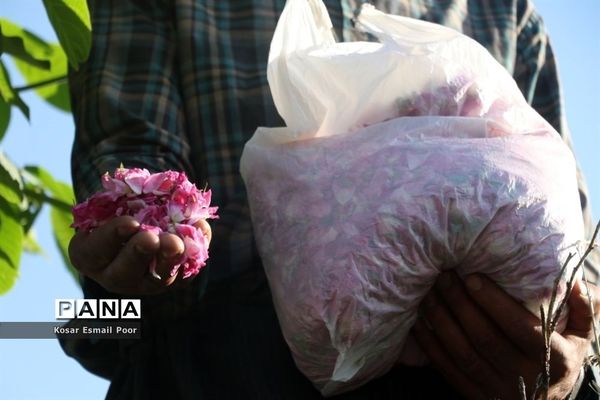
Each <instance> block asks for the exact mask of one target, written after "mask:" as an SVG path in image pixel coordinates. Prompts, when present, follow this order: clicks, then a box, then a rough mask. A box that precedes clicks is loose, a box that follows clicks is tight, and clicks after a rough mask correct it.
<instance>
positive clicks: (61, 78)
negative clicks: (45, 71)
mask: <svg viewBox="0 0 600 400" xmlns="http://www.w3.org/2000/svg"><path fill="white" fill-rule="evenodd" d="M66 81H67V76H66V75H64V76H59V77H57V78H50V79H46V80H44V81H40V82H36V83H32V84H30V85H26V86H19V87H16V88H14V91H15V92H17V93H20V92H24V91H26V90H31V89H37V88H39V87H42V86H46V85H52V84H55V83H56V84H60V83H63V82H66Z"/></svg>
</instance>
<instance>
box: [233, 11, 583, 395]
mask: <svg viewBox="0 0 600 400" xmlns="http://www.w3.org/2000/svg"><path fill="white" fill-rule="evenodd" d="M357 25H358V27H359V28H360V29H363V30H365V31H367V32H369V33H371V34H373V35H375V36H376V37H377V38H378V39H379V42H378V43H370V42H351V43H336V42H335V40H334V37H333V34H332V31H331V22H330V20H329V16H328V14H327V10H326V8H325V6H324V5H323V3H322V2H321V1H320V0H288V2H287V4H286V6H285V9H284V11H283V13H282V15H281V18H280V20H279V23H278V25H277V29H276V31H275V35H274V37H273V41H272V44H271V52H270V55H269V65H268V78H269V85H270V87H271V91H272V94H273V98H274V100H275V104H276V106H277V110H278V111H279V113H280V114H281V115H282V116H283V118H284V120H285V122H286V125H287V127H284V128H259V129H258V130H257V131H256V133H255V134H254V136H253V137H252V139H251V140H250V141H249V142H248V143H247V144H246V147H245V149H244V153H243V155H242V160H241V173H242V176H243V178H244V182H245V184H246V188H247V192H248V198H249V202H250V209H251V213H252V220H253V224H254V231H255V235H256V240H257V245H258V249H259V252H260V255H261V257H262V260H263V263H264V267H265V270H266V273H267V277H268V280H269V284H270V287H271V290H272V294H273V301H274V304H275V307H276V311H277V315H278V318H279V321H280V324H281V328H282V331H283V334H284V336H285V339H286V341H287V343H288V345H289V347H290V349H291V351H292V354H293V357H294V359H295V362H296V364H297V366H298V368H299V369H300V370H301V371H302V372H303V373H304V374H305V375H306V376H307V377H308V378H309V379H310V380H311V381H312V382H313V383H314V384H315V386H316V387H317V388H318V389H319V390H320V391H321V392H322V393H323V394H324V395H332V394H336V393H339V392H343V391H347V390H351V389H353V388H355V387H357V386H360V385H361V384H364V383H365V382H367V381H369V380H371V379H373V378H376V377H378V376H380V375H382V374H384V373H385V372H386V371H388V370H389V369H390V368H391V367H392V366H393V365H394V364H395V363H396V362H397V361H398V360H404V361H405V362H409V361H410V360H409V357H408V356H407V355H408V354H409V353H411V352H412V351H413V350H415V349H414V348H413V347H412V345H411V347H410V348H406V349H405V348H404V347H405V344H406V341H407V337H408V334H409V331H410V329H411V327H412V325H413V324H414V322H415V319H416V317H417V309H418V306H419V304H420V302H421V301H422V299H423V298H424V296H425V295H426V294H427V293H428V291H429V290H431V287H432V285H433V284H434V282H435V279H436V277H437V276H438V275H439V274H440V272H441V271H444V270H447V269H452V268H454V269H456V270H457V271H458V273H459V274H460V275H461V276H463V275H465V274H470V273H474V272H481V273H484V274H487V275H488V276H489V277H491V279H493V280H494V281H496V282H498V284H500V285H501V286H502V287H503V288H504V289H505V290H506V291H507V292H508V293H509V294H511V295H512V296H514V297H516V298H517V299H519V300H520V301H522V302H523V303H524V304H525V305H526V306H527V307H528V308H529V309H530V310H531V311H532V312H533V313H535V314H536V315H537V310H538V309H539V305H540V304H542V303H543V302H545V301H547V300H548V295H549V293H550V291H551V288H552V285H553V280H554V279H555V277H556V276H557V275H558V273H559V270H560V267H561V265H562V263H563V262H564V260H565V259H566V257H567V255H568V253H569V252H570V251H571V252H573V251H574V250H575V249H574V246H575V244H576V243H577V242H578V241H579V240H581V239H582V237H583V222H582V216H581V209H580V205H579V197H578V191H577V184H576V178H575V162H574V159H573V156H572V154H571V152H570V150H569V148H568V147H567V146H566V145H565V144H564V143H563V141H562V140H561V138H560V137H559V135H558V133H557V132H556V131H554V130H553V129H552V127H551V126H550V125H549V124H548V123H546V122H545V121H544V119H543V118H542V117H540V116H539V115H538V114H537V113H536V112H535V111H534V110H533V109H532V108H531V107H530V106H529V105H528V104H527V103H526V101H525V99H524V98H523V96H522V95H521V93H520V91H519V89H518V87H517V85H516V84H515V82H514V81H513V79H512V78H511V77H510V75H509V74H508V73H507V72H506V71H505V70H504V69H503V68H502V67H501V66H500V65H499V64H498V63H497V62H496V61H495V60H494V59H493V58H492V56H491V55H490V54H489V53H488V52H487V51H486V50H485V49H484V48H483V47H481V46H480V45H479V44H477V43H476V42H475V41H473V40H471V39H469V38H467V37H466V36H464V35H462V34H460V33H458V32H456V31H453V30H451V29H448V28H445V27H442V26H439V25H435V24H431V23H426V22H422V21H416V20H412V19H409V18H403V17H398V16H392V15H387V14H383V13H381V12H379V11H377V10H375V9H374V8H373V7H371V6H363V8H362V10H361V12H360V15H359V17H358V21H357Z"/></svg>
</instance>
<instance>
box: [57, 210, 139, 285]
mask: <svg viewBox="0 0 600 400" xmlns="http://www.w3.org/2000/svg"><path fill="white" fill-rule="evenodd" d="M139 226H140V224H139V223H138V222H137V221H136V220H134V219H133V218H131V217H118V218H115V219H113V220H111V221H109V222H108V223H106V224H105V225H102V226H100V227H98V228H96V229H95V230H93V231H92V232H89V233H87V232H81V231H80V232H77V233H76V234H75V236H73V238H72V239H71V242H70V243H69V258H70V259H71V263H72V264H73V266H74V267H75V268H77V269H78V270H79V271H81V272H82V273H84V274H86V275H88V274H89V273H91V272H93V271H99V270H101V269H104V268H105V267H106V266H107V265H108V264H109V263H110V262H111V261H112V260H113V259H114V258H115V256H116V255H117V253H119V251H120V250H121V248H122V247H123V243H125V242H126V241H127V240H128V239H129V238H130V237H131V236H133V234H135V233H136V232H137V231H138V229H139Z"/></svg>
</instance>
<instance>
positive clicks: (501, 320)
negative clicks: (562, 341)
mask: <svg viewBox="0 0 600 400" xmlns="http://www.w3.org/2000/svg"><path fill="white" fill-rule="evenodd" d="M465 287H466V288H467V291H468V293H469V295H470V297H471V298H473V300H474V301H475V303H477V304H478V305H479V307H481V309H482V311H483V312H484V313H485V314H486V315H488V316H489V318H490V319H491V321H493V322H494V323H495V324H496V325H497V326H498V327H499V328H500V329H501V331H502V332H503V333H504V334H505V335H506V336H507V337H508V339H509V340H510V342H511V343H514V344H515V345H517V346H518V348H519V349H520V350H521V351H522V352H523V353H524V354H526V355H528V356H530V357H539V355H540V354H542V352H543V351H544V339H543V334H542V326H541V322H540V320H539V319H538V318H537V317H536V316H535V315H533V314H532V313H530V312H529V311H528V310H527V309H526V308H525V307H523V306H522V305H521V304H519V303H518V302H517V301H516V300H515V299H513V298H512V297H511V296H509V295H508V294H507V293H506V292H504V290H502V289H501V288H500V287H499V286H498V285H496V284H495V283H494V282H492V281H490V280H489V279H488V278H486V277H485V276H483V275H480V274H474V275H469V276H467V277H466V278H465Z"/></svg>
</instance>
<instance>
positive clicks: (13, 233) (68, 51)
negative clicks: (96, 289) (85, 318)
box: [0, 0, 91, 294]
mask: <svg viewBox="0 0 600 400" xmlns="http://www.w3.org/2000/svg"><path fill="white" fill-rule="evenodd" d="M44 6H45V8H46V12H47V14H48V17H49V19H50V23H51V24H52V26H53V28H54V30H55V32H56V35H57V37H58V40H59V42H60V44H56V43H48V42H47V41H45V40H43V39H41V38H39V37H38V36H36V35H35V34H33V33H31V32H29V31H27V30H25V29H23V28H22V27H20V26H18V25H16V24H14V23H13V22H11V21H8V20H6V19H0V56H1V57H2V58H1V59H0V142H1V141H2V139H3V138H4V136H5V133H6V130H7V129H8V126H9V121H10V117H11V111H12V107H17V108H19V109H20V110H21V112H22V113H23V114H24V115H25V117H26V118H27V119H29V107H28V106H27V104H25V102H24V101H23V99H22V98H21V96H20V93H21V92H23V91H26V90H33V89H34V90H35V91H36V93H37V94H38V95H40V96H41V97H42V98H43V99H45V100H46V101H47V102H48V103H50V104H52V105H53V106H55V107H57V108H59V109H60V110H63V111H67V112H68V111H70V105H69V96H68V87H67V81H66V75H67V70H68V67H69V65H70V66H71V67H72V68H75V69H77V68H79V66H80V65H81V63H83V62H84V61H85V60H86V59H87V57H88V53H89V51H90V46H91V24H90V16H89V12H88V9H87V5H86V2H85V1H84V0H44ZM7 57H10V58H12V61H14V63H15V65H16V67H17V69H18V70H19V72H20V73H21V75H23V77H24V79H25V82H26V83H27V86H24V87H14V86H13V85H12V83H11V79H10V75H9V73H8V70H7V68H6V65H5V64H4V63H5V60H6V58H7ZM74 198H75V197H74V195H73V189H72V188H71V186H69V185H67V184H66V183H63V182H59V181H57V180H55V179H54V178H53V177H52V175H51V174H50V173H49V172H48V171H46V170H45V169H44V168H42V167H40V166H29V167H26V168H24V169H19V168H18V167H17V166H15V165H14V164H13V163H12V162H11V161H10V160H9V158H8V157H7V156H6V155H5V154H4V153H3V152H2V150H1V149H0V294H3V293H6V292H7V291H8V290H9V289H10V288H11V287H12V286H13V285H14V283H15V281H16V279H17V277H18V268H19V262H20V258H21V253H22V252H23V251H29V252H32V253H38V254H41V253H42V249H41V248H40V246H39V244H38V243H37V242H36V241H35V238H34V235H33V230H32V226H33V224H34V222H35V220H36V218H37V217H38V215H39V213H40V211H41V209H42V207H43V206H44V205H45V204H47V205H49V206H50V207H51V209H50V219H51V222H52V229H53V233H54V239H55V242H56V244H57V246H58V248H59V250H60V254H61V256H62V258H63V261H64V263H65V265H66V266H67V268H68V270H69V271H70V272H71V273H72V274H73V276H74V277H75V278H76V279H77V278H78V274H77V272H76V271H75V270H74V268H73V267H72V265H71V263H70V262H69V258H68V245H69V241H70V240H71V237H72V236H73V234H74V231H73V229H72V228H71V227H70V225H71V222H72V216H71V207H72V205H73V203H74Z"/></svg>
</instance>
